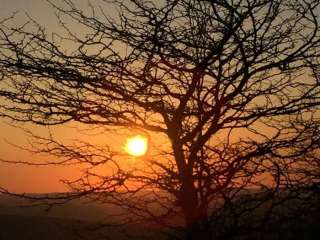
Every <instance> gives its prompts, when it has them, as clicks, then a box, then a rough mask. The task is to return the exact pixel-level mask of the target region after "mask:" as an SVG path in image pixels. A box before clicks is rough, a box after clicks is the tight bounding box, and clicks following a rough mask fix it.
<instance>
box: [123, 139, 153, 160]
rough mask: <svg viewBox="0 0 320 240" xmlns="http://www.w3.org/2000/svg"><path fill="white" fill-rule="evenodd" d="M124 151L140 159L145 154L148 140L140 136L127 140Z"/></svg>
mask: <svg viewBox="0 0 320 240" xmlns="http://www.w3.org/2000/svg"><path fill="white" fill-rule="evenodd" d="M125 149H126V151H127V152H128V153H129V154H130V155H132V156H135V157H141V156H143V155H145V154H146V153H147V150H148V140H147V138H146V137H144V136H141V135H136V136H134V137H131V138H128V139H127V142H126V146H125Z"/></svg>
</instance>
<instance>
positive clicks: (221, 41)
mask: <svg viewBox="0 0 320 240" xmlns="http://www.w3.org/2000/svg"><path fill="white" fill-rule="evenodd" d="M48 2H49V3H50V4H51V5H52V6H53V7H54V8H55V10H56V12H57V17H58V20H59V22H60V24H61V26H62V27H63V28H64V30H65V31H66V33H67V34H66V35H64V36H61V35H58V34H55V35H52V36H50V35H48V34H47V32H46V30H45V28H43V27H41V26H40V25H38V23H36V22H35V21H33V20H32V19H30V20H29V22H28V23H27V24H25V25H22V26H19V27H10V19H6V20H3V21H2V22H1V26H0V68H1V88H0V97H1V99H0V100H1V102H0V104H1V105H0V113H1V115H2V116H4V117H7V118H9V119H12V120H14V121H18V122H32V123H35V124H40V125H57V124H65V123H67V122H70V121H74V122H79V123H81V124H84V125H94V126H97V127H99V128H101V129H103V130H104V131H105V133H108V131H113V130H114V129H121V128H128V129H129V128H130V129H139V131H143V132H144V133H145V134H147V135H150V138H151V139H152V138H153V137H154V136H160V137H162V138H164V139H166V140H167V143H168V145H166V146H165V147H162V148H161V146H157V149H158V150H157V153H158V155H155V156H152V155H149V156H147V157H145V158H144V159H141V162H143V164H141V168H138V167H133V168H125V167H123V165H121V164H120V163H119V162H120V160H119V159H122V158H125V156H124V155H123V154H121V153H117V152H114V151H112V150H111V149H110V148H109V147H108V146H107V147H101V148H100V147H98V146H94V145H90V144H88V143H77V144H76V145H75V146H68V145H65V144H63V143H60V142H58V141H56V140H54V139H53V138H48V139H47V138H42V139H41V138H37V140H38V141H37V146H38V147H39V149H40V150H41V151H45V152H47V153H50V154H52V155H54V156H56V157H58V159H60V160H59V161H58V162H55V164H77V163H86V164H88V165H90V167H88V168H87V171H85V173H84V175H83V177H82V178H81V179H78V180H77V181H72V182H71V181H69V182H66V183H67V184H69V185H70V187H71V188H72V189H73V191H74V192H79V193H81V195H86V196H89V197H91V198H92V199H94V200H97V201H102V202H106V203H113V204H116V205H121V206H122V207H124V208H126V209H127V210H128V211H129V212H130V214H132V215H133V216H135V218H134V219H149V220H153V221H155V222H157V223H161V224H166V225H169V226H170V225H172V224H173V223H172V222H170V221H168V218H170V217H172V216H175V215H177V216H179V214H182V217H183V219H184V220H185V226H186V229H187V234H186V239H189V240H191V239H211V237H216V238H218V237H219V236H220V237H221V236H224V238H226V237H233V236H234V235H238V234H240V233H241V232H243V231H245V230H246V229H248V228H249V227H250V228H251V229H254V228H259V227H260V226H263V225H264V224H265V223H266V222H268V220H269V219H271V218H272V216H278V215H279V212H278V210H279V209H278V206H283V204H284V203H285V202H288V201H289V200H290V199H303V198H304V197H307V196H309V194H308V193H306V192H304V191H303V189H307V188H309V187H310V186H313V185H314V186H316V185H318V184H319V175H317V174H309V173H310V172H313V173H316V172H317V171H319V164H318V163H319V160H318V159H317V157H316V156H317V149H318V147H319V143H320V128H319V117H320V115H319V103H320V87H319V82H318V81H319V79H318V77H317V74H316V73H317V71H316V69H317V68H318V64H317V62H318V61H319V54H320V31H319V4H320V1H318V0H246V1H244V0H211V1H209V0H208V1H205V0H203V1H200V0H198V1H197V0H180V1H177V0H163V1H146V0H128V1H121V0H110V1H108V0H105V1H99V4H100V5H99V6H93V5H91V4H89V8H88V9H85V10H81V9H79V8H77V6H76V5H75V3H74V1H72V0H62V1H61V2H60V3H59V4H58V3H56V2H53V1H48ZM107 9H108V10H107ZM110 9H112V10H110ZM72 21H73V22H74V23H76V24H78V26H79V28H80V27H81V28H82V29H83V31H82V32H85V33H83V34H82V35H81V34H79V33H78V32H77V31H76V30H75V29H74V28H73V27H70V25H68V23H70V22H72ZM66 42H67V43H68V44H69V45H72V47H71V48H72V51H71V50H70V51H65V50H64V49H65V47H64V46H65V45H64V43H66ZM30 134H32V133H30ZM155 145H156V144H155ZM316 163H317V164H316ZM48 164H50V163H48ZM101 165H103V166H109V167H110V169H112V171H110V174H109V173H108V174H101V173H100V174H99V173H98V172H97V171H95V170H94V169H95V168H96V167H99V166H101ZM316 169H318V170H316ZM309 170H311V171H309ZM306 173H307V174H306ZM92 178H95V179H99V180H95V181H92V180H91V179H92ZM146 189H148V190H149V191H147V193H146V191H142V190H146ZM253 189H254V190H253ZM309 203H310V202H309ZM299 205H300V206H302V205H303V204H299ZM261 208H263V209H264V210H263V212H264V214H263V217H261V219H260V220H259V221H258V220H256V221H255V222H254V223H251V224H249V225H245V226H244V225H243V224H242V223H243V222H244V221H242V220H241V219H245V218H250V216H251V215H250V214H252V212H254V210H259V209H260V210H261ZM308 208H309V207H308ZM309 209H310V208H309ZM277 214H278V215H277ZM126 217H127V218H126V219H127V220H128V219H129V215H128V214H127V215H126ZM221 226H226V228H225V229H226V230H225V231H224V232H223V231H222V230H221ZM220 230H221V231H220ZM221 232H223V233H221ZM220 233H221V234H222V235H221V234H220Z"/></svg>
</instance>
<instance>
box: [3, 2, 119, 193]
mask: <svg viewBox="0 0 320 240" xmlns="http://www.w3.org/2000/svg"><path fill="white" fill-rule="evenodd" d="M81 2H82V1H77V3H79V4H80V6H81ZM84 2H85V1H84ZM83 6H85V5H83ZM14 12H18V13H17V14H16V18H15V20H16V22H17V23H23V22H24V19H26V16H25V13H26V12H27V13H28V14H29V15H30V16H31V17H33V18H34V19H36V20H37V21H38V22H39V23H41V24H42V25H44V26H47V29H48V30H49V31H55V29H56V28H57V21H56V18H55V15H54V11H53V9H52V8H51V7H50V6H49V4H48V3H46V2H45V1H44V0H1V7H0V18H5V17H8V16H10V15H12V13H14ZM8 123H10V122H8V121H7V120H4V119H0V158H2V159H4V160H11V161H33V162H34V161H39V159H40V157H39V156H33V155H31V154H29V153H28V152H26V151H22V150H20V149H18V148H15V147H13V146H11V145H10V144H8V142H10V143H14V144H17V145H19V146H27V138H26V137H25V135H24V133H23V131H22V130H19V129H16V128H14V127H12V126H10V125H8ZM30 126H31V125H27V126H24V127H27V128H28V129H32V131H33V132H34V133H35V134H46V133H47V129H46V128H43V127H42V128H41V127H35V126H32V127H31V128H30ZM53 131H54V132H55V134H56V135H57V136H58V137H59V138H62V139H74V138H77V136H75V135H76V134H77V133H76V130H74V129H71V128H66V127H59V128H54V129H53ZM103 137H105V138H106V139H108V136H102V138H103ZM102 141H103V140H101V142H102ZM112 141H115V139H112ZM119 141H120V142H121V141H123V140H119ZM45 159H48V157H45ZM49 159H50V158H49ZM78 175H79V169H78V168H77V167H74V166H72V167H61V166H60V167H58V166H48V167H34V166H23V165H11V164H3V163H2V164H0V187H6V188H9V189H10V190H11V191H17V192H58V191H64V190H66V188H65V186H64V185H63V184H62V183H61V182H59V180H60V179H70V178H72V177H76V176H78Z"/></svg>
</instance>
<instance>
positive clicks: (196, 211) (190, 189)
mask: <svg viewBox="0 0 320 240" xmlns="http://www.w3.org/2000/svg"><path fill="white" fill-rule="evenodd" d="M181 190H182V199H181V206H182V210H183V213H184V217H185V224H186V238H185V239H186V240H209V239H210V240H211V239H212V238H211V234H210V229H209V226H208V224H207V211H206V209H204V208H201V207H199V206H198V198H197V193H196V190H195V188H194V186H193V184H183V188H182V189H181Z"/></svg>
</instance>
